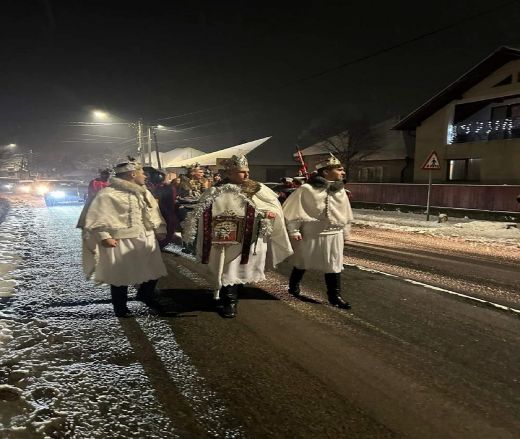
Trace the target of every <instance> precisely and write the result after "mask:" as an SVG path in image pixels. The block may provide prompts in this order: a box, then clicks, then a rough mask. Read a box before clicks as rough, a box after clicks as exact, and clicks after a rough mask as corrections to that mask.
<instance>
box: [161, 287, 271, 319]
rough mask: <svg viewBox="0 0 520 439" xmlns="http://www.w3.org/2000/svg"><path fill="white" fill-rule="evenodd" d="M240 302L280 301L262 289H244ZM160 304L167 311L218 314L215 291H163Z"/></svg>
mask: <svg viewBox="0 0 520 439" xmlns="http://www.w3.org/2000/svg"><path fill="white" fill-rule="evenodd" d="M239 300H278V299H277V298H276V297H274V296H272V295H270V294H268V293H266V292H265V291H264V290H262V289H260V288H254V287H245V288H243V290H242V292H241V294H240V296H239ZM159 302H160V303H161V306H162V307H163V308H164V310H165V311H170V312H176V313H180V315H178V316H177V317H182V313H189V312H213V313H217V312H218V305H219V304H218V300H215V299H214V298H213V291H211V290H207V289H193V290H186V289H167V290H161V292H160V295H159Z"/></svg>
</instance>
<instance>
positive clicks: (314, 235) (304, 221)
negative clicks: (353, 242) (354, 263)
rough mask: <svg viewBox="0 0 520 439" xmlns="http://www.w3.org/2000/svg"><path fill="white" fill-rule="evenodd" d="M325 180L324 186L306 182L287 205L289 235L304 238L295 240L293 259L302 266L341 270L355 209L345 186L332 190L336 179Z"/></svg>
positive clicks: (333, 270)
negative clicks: (351, 205) (344, 188)
mask: <svg viewBox="0 0 520 439" xmlns="http://www.w3.org/2000/svg"><path fill="white" fill-rule="evenodd" d="M322 180H323V183H324V184H323V186H319V187H315V186H314V187H313V186H311V185H310V184H308V183H307V184H304V185H302V186H301V187H300V188H298V189H297V190H295V191H294V192H293V193H292V194H291V195H290V196H289V197H288V198H287V200H286V201H285V203H284V205H283V212H284V215H285V220H286V223H287V230H288V232H289V236H296V235H301V236H302V240H301V241H295V240H291V242H292V246H293V250H294V255H293V256H292V257H291V258H290V259H289V262H290V263H292V264H293V265H294V266H295V267H296V268H299V269H301V270H315V271H320V272H323V273H340V272H341V271H342V270H343V250H344V245H345V244H344V241H345V239H348V236H349V234H350V223H351V221H352V219H353V215H352V209H351V207H350V201H349V199H348V196H347V194H346V192H345V190H343V189H340V190H338V191H336V192H332V191H330V190H329V186H330V184H331V183H332V182H327V181H326V180H324V179H322Z"/></svg>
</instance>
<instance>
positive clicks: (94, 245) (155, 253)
mask: <svg viewBox="0 0 520 439" xmlns="http://www.w3.org/2000/svg"><path fill="white" fill-rule="evenodd" d="M78 227H80V228H82V229H83V270H84V273H85V275H86V277H87V279H88V278H90V277H91V276H92V275H93V276H94V279H95V280H96V281H97V282H101V283H107V284H110V285H116V286H121V285H134V284H140V283H143V282H146V281H148V280H152V279H158V278H159V277H161V276H165V275H166V267H165V266H164V263H163V261H162V257H161V252H160V249H159V246H158V243H157V239H156V238H155V234H156V233H157V234H164V233H165V232H166V226H165V222H164V219H163V218H162V216H161V214H160V211H159V206H158V204H157V201H156V200H155V199H154V197H153V196H152V194H151V193H150V192H149V191H148V190H147V189H146V188H145V187H144V186H139V185H137V184H134V183H131V182H128V181H125V180H122V179H119V178H112V179H111V182H110V186H108V187H106V188H104V189H102V190H100V191H99V192H98V193H97V194H96V196H95V197H94V198H93V199H92V201H91V203H90V204H89V205H87V206H85V209H84V211H83V212H82V214H81V217H80V222H79V223H78ZM108 238H114V239H117V240H118V245H117V247H109V248H107V247H103V246H102V245H101V241H102V240H104V239H108Z"/></svg>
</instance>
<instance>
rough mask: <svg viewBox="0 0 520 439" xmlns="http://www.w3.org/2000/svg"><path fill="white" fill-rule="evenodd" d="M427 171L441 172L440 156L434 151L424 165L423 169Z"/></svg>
mask: <svg viewBox="0 0 520 439" xmlns="http://www.w3.org/2000/svg"><path fill="white" fill-rule="evenodd" d="M421 169H424V170H425V171H433V170H439V169H441V162H440V161H439V156H438V155H437V153H436V152H435V151H432V152H431V153H430V155H429V156H428V158H427V159H426V161H425V162H424V164H423V165H422V168H421Z"/></svg>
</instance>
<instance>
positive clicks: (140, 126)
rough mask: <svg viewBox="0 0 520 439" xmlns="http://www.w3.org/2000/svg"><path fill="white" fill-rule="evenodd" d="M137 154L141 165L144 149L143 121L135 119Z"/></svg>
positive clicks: (142, 163)
mask: <svg viewBox="0 0 520 439" xmlns="http://www.w3.org/2000/svg"><path fill="white" fill-rule="evenodd" d="M137 154H139V157H140V160H141V165H143V166H144V150H143V121H142V120H141V119H139V120H138V121H137Z"/></svg>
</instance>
